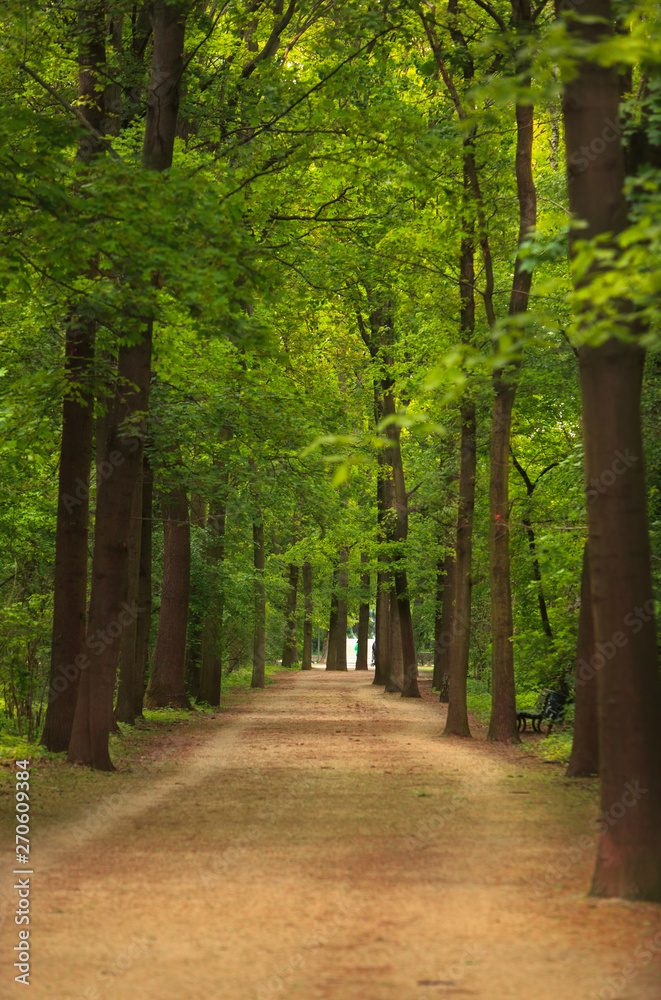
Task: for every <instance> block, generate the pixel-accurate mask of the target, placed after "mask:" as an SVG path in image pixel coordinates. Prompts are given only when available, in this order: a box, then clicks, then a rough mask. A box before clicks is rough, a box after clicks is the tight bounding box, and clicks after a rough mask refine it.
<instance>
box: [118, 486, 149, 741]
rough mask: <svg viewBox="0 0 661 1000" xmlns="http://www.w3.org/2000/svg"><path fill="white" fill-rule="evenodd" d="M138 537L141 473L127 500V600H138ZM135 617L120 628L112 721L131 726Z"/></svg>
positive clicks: (133, 718)
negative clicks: (115, 696)
mask: <svg viewBox="0 0 661 1000" xmlns="http://www.w3.org/2000/svg"><path fill="white" fill-rule="evenodd" d="M141 541H142V476H139V477H138V479H137V480H136V482H135V484H134V488H133V502H132V504H131V524H130V529H129V537H128V547H129V586H128V598H127V600H128V602H129V604H130V605H132V604H134V603H135V604H137V603H138V588H139V574H140V542H141ZM138 617H139V615H136V617H135V618H134V619H133V620H132V621H131V623H130V624H129V625H127V627H126V628H125V629H124V631H123V633H122V635H121V638H120V642H119V679H118V684H117V702H116V704H115V721H116V722H125V723H127V724H128V725H130V726H132V725H133V724H134V723H135V697H134V695H135V651H136V639H137V633H138Z"/></svg>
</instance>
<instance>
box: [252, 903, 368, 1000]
mask: <svg viewBox="0 0 661 1000" xmlns="http://www.w3.org/2000/svg"><path fill="white" fill-rule="evenodd" d="M332 905H333V909H334V912H333V916H332V917H331V919H330V921H328V922H324V925H323V930H316V931H315V930H312V931H310V932H308V933H307V934H306V935H305V937H304V938H303V939H302V940H301V942H300V946H301V949H302V950H301V951H298V952H296V954H294V955H292V957H291V958H290V959H288V960H287V961H286V962H283V963H282V964H281V965H278V966H276V967H275V968H274V970H273V972H272V974H271V975H270V976H269V977H268V979H263V980H261V982H259V983H258V984H257V997H256V1000H273V998H274V997H277V996H278V995H279V994H281V993H283V991H284V990H285V989H288V988H289V987H290V986H291V984H292V980H293V979H294V978H295V977H296V976H297V975H300V973H301V972H303V970H304V969H305V967H306V965H307V964H308V956H307V955H306V951H309V950H310V949H312V948H320V947H323V946H324V945H327V944H330V942H331V941H332V940H333V934H334V932H335V931H338V930H341V929H342V928H343V927H345V926H346V924H347V923H348V921H349V919H350V917H352V916H353V906H352V904H351V902H350V901H348V900H346V899H342V898H340V899H336V900H333V901H332ZM303 949H305V950H303Z"/></svg>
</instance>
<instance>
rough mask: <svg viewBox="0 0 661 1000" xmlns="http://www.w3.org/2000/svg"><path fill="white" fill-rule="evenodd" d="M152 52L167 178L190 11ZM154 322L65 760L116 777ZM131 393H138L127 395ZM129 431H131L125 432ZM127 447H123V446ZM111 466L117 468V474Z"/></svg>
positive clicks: (101, 556) (142, 347) (129, 413)
mask: <svg viewBox="0 0 661 1000" xmlns="http://www.w3.org/2000/svg"><path fill="white" fill-rule="evenodd" d="M152 24H153V31H152V34H153V52H152V67H151V80H150V87H149V94H148V100H147V116H146V119H145V135H144V142H143V148H142V166H143V168H144V169H145V170H154V171H163V170H167V169H168V167H170V166H171V164H172V155H173V150H174V140H175V135H176V125H177V112H178V108H179V93H180V88H181V76H182V72H183V49H184V37H185V25H186V11H185V9H184V8H183V7H182V6H180V5H178V4H170V3H166V2H165V0H156V2H155V3H154V7H153V21H152ZM152 326H153V324H152V321H151V320H149V321H148V322H147V325H146V326H145V327H143V328H142V329H141V330H139V331H138V332H137V334H136V332H135V331H132V336H130V337H129V338H127V341H126V342H124V343H123V344H122V345H121V346H120V348H119V357H118V379H117V389H116V393H115V398H114V400H113V403H112V410H111V413H110V415H109V419H108V421H107V431H106V435H105V441H104V444H105V447H104V454H105V456H106V458H105V461H107V462H108V463H110V465H111V467H113V468H114V471H113V473H112V475H109V476H108V477H107V478H105V479H104V480H103V481H102V483H101V484H100V486H99V490H98V495H97V506H96V519H95V535H94V555H93V560H92V592H91V596H90V613H89V621H88V640H87V641H88V642H90V641H92V642H96V644H97V645H96V650H97V652H96V653H95V655H94V656H93V658H92V660H91V664H90V667H89V668H88V669H87V670H86V671H85V672H84V674H83V675H82V678H81V683H80V690H79V692H78V699H77V703H76V712H75V716H74V723H73V728H72V734H71V740H70V743H69V751H68V759H69V761H71V762H72V763H75V762H81V763H84V764H89V765H91V766H92V767H94V768H97V769H99V770H112V769H113V764H112V761H111V759H110V753H109V751H108V736H109V733H110V730H111V726H112V700H113V694H114V688H115V676H116V670H117V659H118V656H119V643H118V639H117V637H118V636H119V635H121V633H122V629H123V627H126V625H125V624H124V620H123V618H122V617H120V616H121V615H122V612H124V617H125V616H126V614H130V613H131V609H130V608H129V610H128V611H126V610H125V608H124V605H126V603H127V602H126V598H127V596H128V585H129V566H128V546H127V545H126V539H127V537H128V535H129V532H130V528H131V509H132V504H133V497H134V491H135V484H136V482H137V480H138V478H139V476H140V474H141V471H142V453H143V435H142V434H141V433H140V434H136V427H137V426H138V424H139V423H140V421H141V420H143V419H144V414H145V413H146V412H147V409H148V401H149V379H150V371H151V367H150V366H151V342H152ZM126 386H131V387H135V389H131V390H128V391H127V389H126ZM124 428H127V430H124ZM124 445H125V446H124ZM113 456H117V457H115V459H114V461H115V462H116V463H117V464H116V465H114V466H113Z"/></svg>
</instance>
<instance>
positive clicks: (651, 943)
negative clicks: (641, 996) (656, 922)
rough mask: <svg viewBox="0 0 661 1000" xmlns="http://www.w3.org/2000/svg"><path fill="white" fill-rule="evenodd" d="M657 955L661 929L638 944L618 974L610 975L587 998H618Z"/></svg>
mask: <svg viewBox="0 0 661 1000" xmlns="http://www.w3.org/2000/svg"><path fill="white" fill-rule="evenodd" d="M656 955H661V931H657V933H656V934H655V935H654V937H649V938H646V939H645V940H644V941H642V942H641V943H640V944H639V945H636V947H635V948H634V951H633V954H632V956H631V958H630V959H629V961H628V962H625V963H624V965H623V966H622V968H621V969H620V971H619V972H618V973H617V974H616V975H614V976H608V978H607V979H606V981H605V983H604V985H603V986H602V988H601V989H600V990H598V991H594V992H592V993H590V995H589V997H587V1000H618V998H619V997H622V996H623V995H624V992H623V991H624V990H625V989H626V988H627V986H630V985H631V983H632V982H633V981H634V979H636V978H637V977H638V976H639V975H640V973H641V972H642V971H643V969H645V968H646V967H647V966H648V965H649V964H650V962H651V961H652V959H653V958H654V957H655V956H656ZM628 995H629V994H627V996H628Z"/></svg>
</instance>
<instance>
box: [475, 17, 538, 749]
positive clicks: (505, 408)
mask: <svg viewBox="0 0 661 1000" xmlns="http://www.w3.org/2000/svg"><path fill="white" fill-rule="evenodd" d="M517 10H518V19H519V20H522V21H524V22H528V21H529V20H530V5H529V3H528V2H527V0H524V2H523V3H522V4H519V5H518V7H517ZM533 127H534V109H533V107H532V105H528V104H526V105H522V104H517V105H516V187H517V196H518V201H519V237H518V245H519V246H521V244H522V243H523V242H524V241H525V240H526V239H528V238H529V236H530V234H531V232H533V231H534V228H535V226H536V224H537V194H536V191H535V182H534V178H533V171H532V145H533ZM531 283H532V274H531V272H530V271H527V270H524V269H522V268H521V261H520V259H519V258H518V257H517V259H516V263H515V265H514V277H513V279H512V291H511V294H510V303H509V315H510V316H516V315H519V314H520V313H524V312H525V311H526V310H527V308H528V297H529V293H530V287H531ZM517 368H518V364H516V365H511V366H509V368H508V369H506V370H505V371H504V372H503V371H502V370H501V369H498V370H497V371H496V373H495V374H494V389H495V399H494V403H493V411H492V424H491V472H490V482H489V518H490V523H489V588H490V592H491V683H492V687H491V719H490V721H489V731H488V734H487V739H489V740H497V741H504V742H510V743H518V742H519V735H518V731H517V726H516V691H515V687H514V647H513V644H512V640H513V635H514V624H513V619H512V591H511V580H510V549H509V544H510V532H509V453H510V437H511V427H512V408H513V406H514V397H515V394H516V381H515V373H516V370H517Z"/></svg>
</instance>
